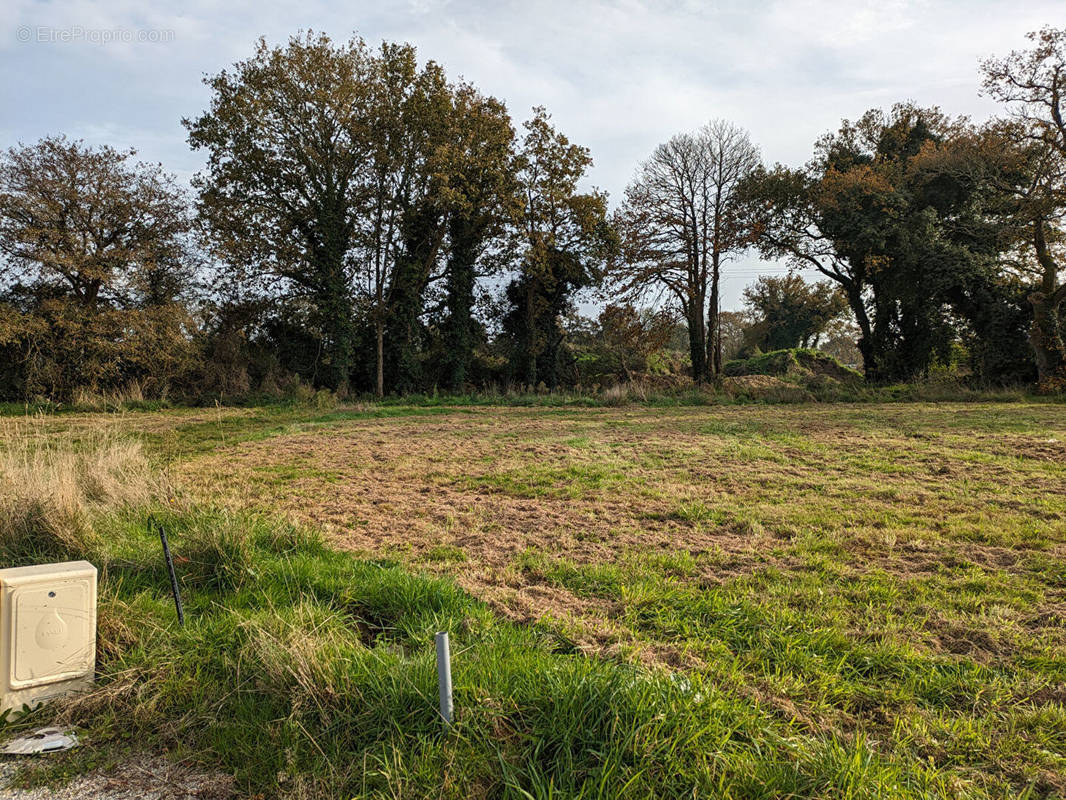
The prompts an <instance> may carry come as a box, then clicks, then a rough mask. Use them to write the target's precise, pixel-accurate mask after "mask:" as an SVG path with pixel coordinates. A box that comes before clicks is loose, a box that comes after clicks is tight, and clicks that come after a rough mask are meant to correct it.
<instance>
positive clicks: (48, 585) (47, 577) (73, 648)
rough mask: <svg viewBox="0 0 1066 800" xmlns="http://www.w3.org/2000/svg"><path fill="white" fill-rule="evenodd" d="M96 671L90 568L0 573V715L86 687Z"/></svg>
mask: <svg viewBox="0 0 1066 800" xmlns="http://www.w3.org/2000/svg"><path fill="white" fill-rule="evenodd" d="M95 671H96V567H94V566H93V565H92V564H90V563H89V562H88V561H68V562H65V563H62V564H40V565H38V566H34V567H15V568H12V569H0V712H2V711H3V710H4V709H8V708H15V709H19V708H22V706H23V704H25V705H28V706H30V707H33V706H35V705H38V704H40V703H43V702H45V701H46V700H51V699H52V698H53V697H58V696H59V695H63V694H67V693H68V692H72V691H75V690H77V689H83V688H85V687H87V686H89V685H90V684H91V683H92V681H93V676H94V673H95Z"/></svg>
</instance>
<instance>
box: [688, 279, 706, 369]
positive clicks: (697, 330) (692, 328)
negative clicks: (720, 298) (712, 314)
mask: <svg viewBox="0 0 1066 800" xmlns="http://www.w3.org/2000/svg"><path fill="white" fill-rule="evenodd" d="M688 349H689V355H690V357H691V358H692V379H693V380H694V381H695V382H696V384H697V385H702V384H703V380H704V378H705V377H706V376H707V329H706V328H705V327H704V322H703V300H702V298H701V299H699V300H696V301H694V302H693V303H692V305H691V307H690V309H689V315H688Z"/></svg>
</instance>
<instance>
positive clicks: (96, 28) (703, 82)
mask: <svg viewBox="0 0 1066 800" xmlns="http://www.w3.org/2000/svg"><path fill="white" fill-rule="evenodd" d="M1044 25H1054V26H1056V27H1061V26H1063V25H1066V4H1064V3H1063V2H1062V0H1056V1H1055V2H1049V1H1046V0H1032V1H1031V2H1030V1H1028V0H1014V2H987V1H982V0H876V1H874V2H870V1H869V0H850V2H836V1H831V0H776V1H774V2H759V0H747V2H733V1H732V0H723V1H722V2H715V1H714V0H710V1H709V2H696V1H695V0H672V1H668V0H663V1H662V2H650V1H649V0H619V1H618V2H604V1H603V0H570V2H565V1H563V0H523V1H522V2H511V0H497V2H492V1H491V0H483V2H472V1H471V0H392V1H391V2H388V1H383V2H377V3H370V2H361V1H360V0H352V1H350V2H333V3H330V2H324V1H323V0H303V1H302V2H299V3H282V2H275V1H274V0H258V1H253V0H231V1H230V2H222V1H221V0H188V2H184V3H176V2H170V3H152V2H148V0H137V1H134V0H113V1H112V2H93V1H92V0H51V1H48V0H45V1H44V2H38V1H35V0H3V3H2V4H0V72H2V74H3V75H4V76H5V79H4V80H3V81H0V146H3V147H8V146H11V145H15V144H17V143H18V142H24V143H31V142H34V141H36V140H37V139H39V138H41V137H42V136H46V135H50V134H57V133H65V134H67V135H68V136H71V137H74V138H80V139H84V140H85V141H86V142H89V143H92V144H110V145H113V146H116V147H119V148H127V147H135V148H136V149H137V151H138V154H139V156H140V157H141V158H142V159H144V160H146V161H152V162H155V161H158V162H161V163H162V164H163V165H164V167H165V168H166V169H167V170H169V171H171V172H173V173H175V174H176V175H177V176H178V177H179V178H180V179H182V180H188V178H190V177H191V176H192V175H193V174H195V173H196V171H197V170H199V169H200V168H201V166H202V164H203V161H204V157H203V154H202V153H198V152H193V151H191V150H190V149H189V148H188V146H187V144H186V133H185V130H184V128H183V127H182V125H181V119H182V118H183V117H193V116H195V115H197V114H199V113H200V112H201V111H203V110H204V109H205V108H206V107H207V105H208V102H209V94H208V91H207V89H206V87H205V86H203V83H202V79H203V77H204V76H205V75H207V74H215V73H217V72H219V71H220V70H222V69H225V68H226V67H228V66H229V65H231V64H233V63H234V62H236V61H239V60H241V59H243V58H246V57H248V56H249V55H251V53H252V49H253V46H254V43H255V41H256V40H257V39H258V38H259V37H260V36H264V37H266V39H267V41H268V42H271V43H283V42H284V41H285V40H286V39H287V38H288V37H289V36H290V35H292V34H294V33H296V32H298V31H301V30H307V29H312V30H315V31H322V32H325V33H327V34H329V35H330V36H331V37H333V38H334V39H346V38H348V37H350V36H352V35H359V36H362V37H363V38H365V39H366V40H368V41H369V42H372V43H377V42H380V41H382V40H390V41H396V40H402V41H408V42H411V43H413V44H414V45H416V46H417V47H418V51H419V55H420V57H421V58H422V59H433V60H435V61H437V62H439V63H441V64H443V65H444V67H445V68H446V69H447V71H448V73H449V74H450V75H451V76H453V77H459V76H461V77H463V78H465V79H467V80H469V81H471V82H473V83H474V84H476V85H477V86H478V87H479V88H480V89H481V90H482V91H484V92H486V93H489V94H493V95H495V96H497V97H499V98H501V99H503V100H505V101H506V102H507V105H508V108H509V109H510V111H511V114H512V116H513V117H514V118H515V120H516V121H519V120H521V119H524V118H526V116H528V112H529V109H530V108H531V107H532V106H534V105H544V106H546V107H547V108H548V110H549V111H550V112H551V113H552V115H553V120H554V122H555V123H556V125H557V126H558V127H559V129H560V130H562V131H563V132H564V133H566V134H567V136H569V137H570V138H571V140H572V141H575V142H577V143H580V144H583V145H586V146H587V147H589V148H590V150H591V152H592V156H593V159H594V166H593V168H592V170H591V172H590V175H589V183H590V185H595V186H598V187H599V188H602V189H604V190H606V191H607V192H608V193H609V195H610V197H611V198H612V201H613V202H617V201H618V200H619V199H620V198H621V196H622V193H623V191H624V189H625V186H626V184H627V182H628V181H629V180H630V179H631V178H632V176H633V174H634V172H635V170H636V169H637V167H638V166H639V164H640V162H641V161H642V160H643V159H645V158H647V157H648V156H649V155H650V154H651V152H652V150H653V149H654V148H655V146H656V145H657V144H658V143H660V142H662V141H665V140H667V139H669V138H670V137H671V136H672V135H674V134H675V133H680V132H684V131H690V130H694V129H696V128H698V127H700V126H701V125H703V124H704V123H706V122H708V121H709V120H711V119H715V118H722V119H728V120H730V121H732V122H734V123H737V124H739V125H741V126H743V127H744V128H746V129H747V130H748V131H749V132H750V134H751V138H752V140H753V141H754V142H755V144H756V145H758V146H759V148H760V150H761V152H762V156H763V160H764V161H765V162H767V163H768V164H772V163H776V162H781V163H784V164H788V165H792V166H798V165H801V164H803V163H804V162H805V161H806V160H807V159H808V158H809V157H810V155H811V151H812V145H813V143H814V141H815V140H816V139H817V138H818V137H819V136H820V135H821V134H823V133H825V132H826V131H829V130H833V129H835V128H836V127H838V126H839V124H840V121H841V120H842V119H845V118H847V119H854V118H856V117H858V116H860V115H861V114H862V113H863V112H865V111H866V110H868V109H870V108H888V107H890V106H891V105H892V104H893V103H896V102H899V101H904V100H911V101H914V102H917V103H919V104H922V105H938V106H940V107H941V108H942V109H943V110H944V111H945V112H947V113H949V114H953V115H956V114H965V115H969V116H970V117H972V118H973V119H975V120H978V121H980V120H984V119H987V118H988V117H990V116H992V115H994V114H996V113H999V111H1000V109H998V108H997V106H996V105H995V104H994V103H993V102H992V101H991V100H989V99H988V98H985V97H981V96H979V92H978V90H979V87H980V75H979V69H978V67H979V63H980V61H981V60H982V59H983V58H986V57H988V56H990V55H1005V54H1006V53H1008V52H1009V51H1010V50H1012V49H1016V48H1022V47H1024V46H1025V45H1026V40H1025V38H1024V37H1025V34H1026V32H1028V31H1032V30H1036V29H1038V28H1040V27H1042V26H1044ZM783 271H784V267H783V266H782V265H779V264H773V263H766V262H763V261H760V259H759V258H758V257H757V256H756V255H754V254H745V255H743V256H741V257H739V258H736V259H734V260H733V261H731V262H730V263H728V264H727V265H726V266H725V268H724V275H725V279H724V284H723V292H724V298H723V307H724V308H737V307H739V305H740V299H741V292H742V290H743V288H744V287H745V286H746V285H748V284H749V283H751V282H752V281H753V280H754V279H755V277H756V276H757V275H759V274H780V273H781V272H783ZM808 277H809V276H808Z"/></svg>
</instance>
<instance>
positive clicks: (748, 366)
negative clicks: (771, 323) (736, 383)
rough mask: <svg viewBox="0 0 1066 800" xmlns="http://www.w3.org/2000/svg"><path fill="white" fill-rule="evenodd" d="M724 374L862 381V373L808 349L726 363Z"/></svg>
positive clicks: (776, 352) (781, 351)
mask: <svg viewBox="0 0 1066 800" xmlns="http://www.w3.org/2000/svg"><path fill="white" fill-rule="evenodd" d="M724 374H725V375H729V376H737V375H777V376H784V375H791V376H794V377H798V376H804V375H807V376H813V375H826V376H828V377H831V378H833V379H835V380H838V381H846V382H850V383H857V382H861V381H862V373H860V372H857V371H856V370H853V369H851V368H850V367H846V366H844V365H843V364H841V363H840V362H839V361H837V360H836V359H835V358H833V357H832V356H829V355H826V354H825V353H821V352H819V351H817V350H809V349H792V350H775V351H774V352H772V353H763V354H761V355H757V356H752V357H751V358H746V359H737V360H734V361H730V362H727V363H726V365H725V368H724Z"/></svg>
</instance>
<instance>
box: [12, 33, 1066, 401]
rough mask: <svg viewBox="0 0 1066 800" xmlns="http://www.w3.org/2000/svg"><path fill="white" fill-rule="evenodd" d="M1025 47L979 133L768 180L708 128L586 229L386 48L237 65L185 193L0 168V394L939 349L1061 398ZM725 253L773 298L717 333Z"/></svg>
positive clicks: (722, 124)
mask: <svg viewBox="0 0 1066 800" xmlns="http://www.w3.org/2000/svg"><path fill="white" fill-rule="evenodd" d="M1030 38H1031V45H1030V47H1029V48H1028V49H1025V50H1018V51H1015V52H1013V53H1011V54H1010V55H1008V56H1006V57H1005V58H1000V59H990V60H988V61H986V62H985V63H984V64H983V65H982V67H981V69H982V73H983V75H984V86H983V91H985V92H987V93H988V94H989V95H991V96H992V97H994V98H996V99H998V100H1000V101H1002V102H1003V104H1004V108H1005V110H1006V113H1005V114H1004V116H1003V117H1002V118H1000V119H996V120H993V121H991V122H988V123H985V124H980V125H978V124H975V123H973V122H971V121H970V120H968V119H965V118H952V117H949V116H948V115H945V114H944V113H942V112H941V111H940V110H939V109H936V108H921V107H918V106H915V105H913V104H909V103H902V104H899V105H897V106H895V107H893V108H892V109H891V110H888V111H883V110H872V111H870V112H868V113H867V114H865V115H863V116H862V117H861V118H860V119H858V120H856V121H844V122H843V123H842V125H841V126H840V128H839V129H838V130H837V131H834V132H831V133H828V134H826V135H825V136H823V137H822V138H821V139H819V140H818V142H817V143H816V144H815V147H814V153H813V156H812V158H811V160H810V161H809V162H808V163H807V164H806V165H805V166H803V167H800V168H792V167H787V166H783V165H773V166H769V165H765V164H763V163H762V160H761V157H760V153H759V150H758V148H757V147H756V146H755V145H754V144H753V143H752V141H751V139H750V136H749V135H748V133H747V132H746V131H744V130H743V129H741V128H739V127H738V126H736V125H733V124H731V123H729V122H726V121H721V120H715V121H712V122H710V123H708V124H707V125H706V126H704V127H703V128H701V129H700V130H698V131H695V132H692V133H685V134H679V135H677V136H674V137H673V138H671V139H670V140H669V141H667V142H664V143H663V144H661V145H659V146H658V147H657V148H655V150H654V152H653V153H652V154H651V155H650V156H649V158H648V159H647V160H646V161H645V162H644V163H643V164H641V165H640V166H639V167H638V169H637V170H636V173H635V176H634V178H633V179H632V181H631V182H630V184H629V186H628V187H627V188H626V190H625V194H624V197H623V198H622V200H621V202H620V203H619V205H618V206H617V207H616V208H614V209H613V210H611V209H610V208H609V206H608V199H607V196H606V194H605V193H604V192H602V191H599V190H597V189H594V188H593V189H588V188H586V187H585V183H586V179H587V175H588V170H589V168H590V166H591V164H592V158H591V154H590V153H589V150H588V149H587V148H585V147H582V146H580V145H578V144H575V143H573V142H571V141H570V140H569V139H568V138H567V137H566V136H565V135H564V134H563V133H562V132H561V131H559V130H558V129H557V128H556V126H555V125H554V124H553V122H552V119H551V116H550V115H549V114H548V112H547V111H546V110H545V109H544V108H534V109H533V111H532V114H531V116H530V117H529V118H528V119H527V120H525V121H524V122H522V123H521V124H520V125H515V124H514V122H513V121H512V119H511V116H510V113H509V111H508V109H507V108H506V106H505V105H504V103H503V102H501V101H500V100H498V99H496V98H493V97H491V96H488V95H485V94H484V93H482V92H481V91H479V90H478V89H477V88H476V87H475V86H474V85H472V84H470V83H468V82H465V81H454V80H450V79H449V78H448V76H447V75H446V74H445V72H444V70H443V69H442V68H441V66H440V65H438V64H436V63H434V62H432V61H430V62H426V63H422V64H420V63H419V61H418V58H417V56H416V52H415V49H414V48H413V47H412V46H411V45H409V44H393V43H384V44H382V45H381V46H380V47H377V48H372V47H370V46H369V45H368V44H367V43H365V42H364V41H362V40H359V39H353V40H350V41H348V42H343V43H336V42H334V41H332V40H330V39H329V38H328V37H326V36H324V35H321V34H312V33H307V34H303V35H299V36H295V37H293V38H291V39H290V40H289V41H288V42H287V43H286V44H284V45H281V46H270V45H268V44H267V43H266V42H265V41H264V40H260V42H259V43H258V45H257V47H256V50H255V52H254V54H253V55H252V56H251V57H250V58H248V59H246V60H244V61H241V62H239V63H237V64H235V65H234V66H233V67H232V68H230V69H227V70H224V71H222V72H220V73H219V74H217V75H215V76H211V77H209V78H207V79H205V83H206V84H207V85H208V87H209V88H210V90H211V101H210V106H209V108H208V109H206V110H205V111H204V112H203V113H202V114H201V115H199V116H197V117H194V118H191V119H185V120H183V123H184V126H185V128H186V130H187V132H188V143H189V145H190V147H192V148H193V149H194V150H196V151H200V152H202V153H203V154H204V155H205V158H206V166H205V168H204V169H203V170H202V171H201V172H200V173H198V174H197V175H196V176H195V178H194V180H193V182H192V192H191V193H190V192H189V191H188V190H187V189H185V188H184V187H182V186H180V185H179V184H178V183H177V181H176V180H175V179H174V178H173V177H172V176H170V175H168V174H167V173H166V172H165V171H164V170H163V169H162V167H161V166H159V165H150V164H144V163H140V162H137V161H136V160H135V158H136V155H135V153H134V152H133V151H132V150H125V151H123V150H117V149H114V148H112V147H108V146H103V147H91V146H88V145H86V144H84V143H83V142H80V141H72V140H69V139H67V138H65V137H63V136H55V137H49V138H45V139H43V140H41V141H39V142H37V143H35V144H30V145H19V146H17V147H12V148H10V149H9V150H7V151H6V153H5V154H3V156H2V158H0V397H4V398H7V399H19V400H22V399H28V398H32V397H37V396H43V397H52V398H57V399H60V398H67V397H70V396H71V395H72V393H73V392H75V391H76V390H78V389H85V388H89V389H91V390H94V391H108V390H114V389H116V388H119V387H122V386H126V385H129V384H131V383H135V384H136V385H137V386H139V387H143V388H144V390H145V391H148V392H154V393H159V392H162V391H164V390H165V389H169V390H170V391H174V392H180V393H183V394H189V395H199V396H209V395H216V396H217V395H219V394H221V395H224V396H238V395H248V394H252V393H255V392H268V393H273V392H278V391H284V390H286V387H289V388H291V387H292V386H293V385H295V384H297V383H303V384H309V385H312V386H316V387H325V388H329V389H333V390H337V391H342V392H344V391H351V392H373V393H376V394H377V395H379V396H381V395H384V394H386V393H410V392H416V391H424V390H427V389H433V388H439V389H442V390H445V391H455V392H458V391H465V390H468V389H477V388H484V387H486V386H489V385H496V386H504V385H510V386H525V387H535V386H542V387H543V388H548V389H551V388H556V387H559V386H564V385H573V384H575V383H583V382H584V383H588V382H591V381H597V382H599V381H602V380H633V379H634V378H635V376H637V375H638V374H640V373H642V372H644V371H647V370H648V369H650V368H652V366H654V367H655V368H656V369H658V370H660V371H664V372H668V373H670V372H673V373H677V372H680V371H682V370H684V372H685V373H686V374H687V375H688V376H689V377H690V378H691V379H692V380H694V381H696V382H697V383H702V382H705V381H713V380H714V379H716V377H717V376H718V375H720V374H721V372H722V369H723V361H724V360H725V359H726V358H728V357H730V356H731V355H735V354H737V353H744V352H748V353H750V352H757V351H765V350H772V349H778V348H781V347H795V346H800V345H803V346H815V345H819V344H821V343H824V342H826V341H829V340H830V339H832V340H833V341H834V342H835V343H836V345H837V346H840V347H843V348H847V347H851V349H852V350H853V351H854V352H855V360H856V361H857V362H861V367H862V369H863V370H864V372H865V374H866V377H867V379H868V380H871V381H878V382H890V381H901V380H909V379H913V378H916V377H919V376H921V375H923V374H926V373H928V371H929V370H930V369H931V368H933V367H934V366H935V365H937V364H943V363H947V362H949V361H953V362H958V361H959V360H960V355H959V354H960V353H961V354H962V356H961V359H962V360H963V361H965V365H966V369H967V370H968V372H969V373H970V374H971V375H972V376H973V377H974V379H975V380H978V381H982V382H986V383H1017V382H1039V383H1040V384H1041V385H1042V386H1043V387H1044V388H1046V389H1051V390H1055V389H1061V388H1063V386H1066V355H1064V348H1063V340H1064V336H1066V317H1064V316H1063V314H1062V313H1061V310H1062V308H1063V303H1064V300H1066V283H1064V280H1063V278H1064V274H1063V273H1064V268H1063V264H1064V263H1066V262H1064V260H1063V255H1064V254H1063V242H1064V238H1063V231H1064V228H1063V218H1064V214H1066V171H1064V165H1066V124H1064V122H1063V107H1062V99H1061V98H1062V97H1063V94H1064V93H1066V30H1055V29H1051V28H1046V29H1044V30H1042V31H1040V32H1037V33H1034V34H1031V36H1030ZM752 250H754V251H756V252H758V253H760V254H761V255H762V256H764V257H766V258H772V259H775V260H778V261H779V262H780V261H784V262H785V263H787V264H788V265H789V266H790V267H791V268H793V269H794V270H795V272H794V273H793V274H791V275H788V276H781V277H768V278H763V279H760V280H759V281H757V282H756V284H755V285H754V286H752V287H749V289H748V290H747V292H746V293H745V300H746V306H747V313H745V314H737V313H734V312H722V311H721V281H722V274H723V266H724V265H725V264H726V263H727V262H728V261H729V260H730V259H732V258H735V257H736V256H737V255H738V254H740V253H743V252H748V251H752ZM800 270H810V271H817V273H819V274H820V275H821V276H822V280H820V281H818V282H816V283H813V284H811V283H808V282H806V281H804V280H803V279H802V278H800V277H799V275H798V272H799V271H800ZM582 293H585V294H586V295H589V294H590V293H591V296H594V297H597V298H599V299H600V300H602V301H603V302H605V303H606V305H605V306H604V307H603V310H602V313H600V315H599V317H598V318H597V319H594V320H591V319H584V318H582V317H580V315H579V314H577V313H576V300H577V299H578V298H579V297H581V296H582Z"/></svg>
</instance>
